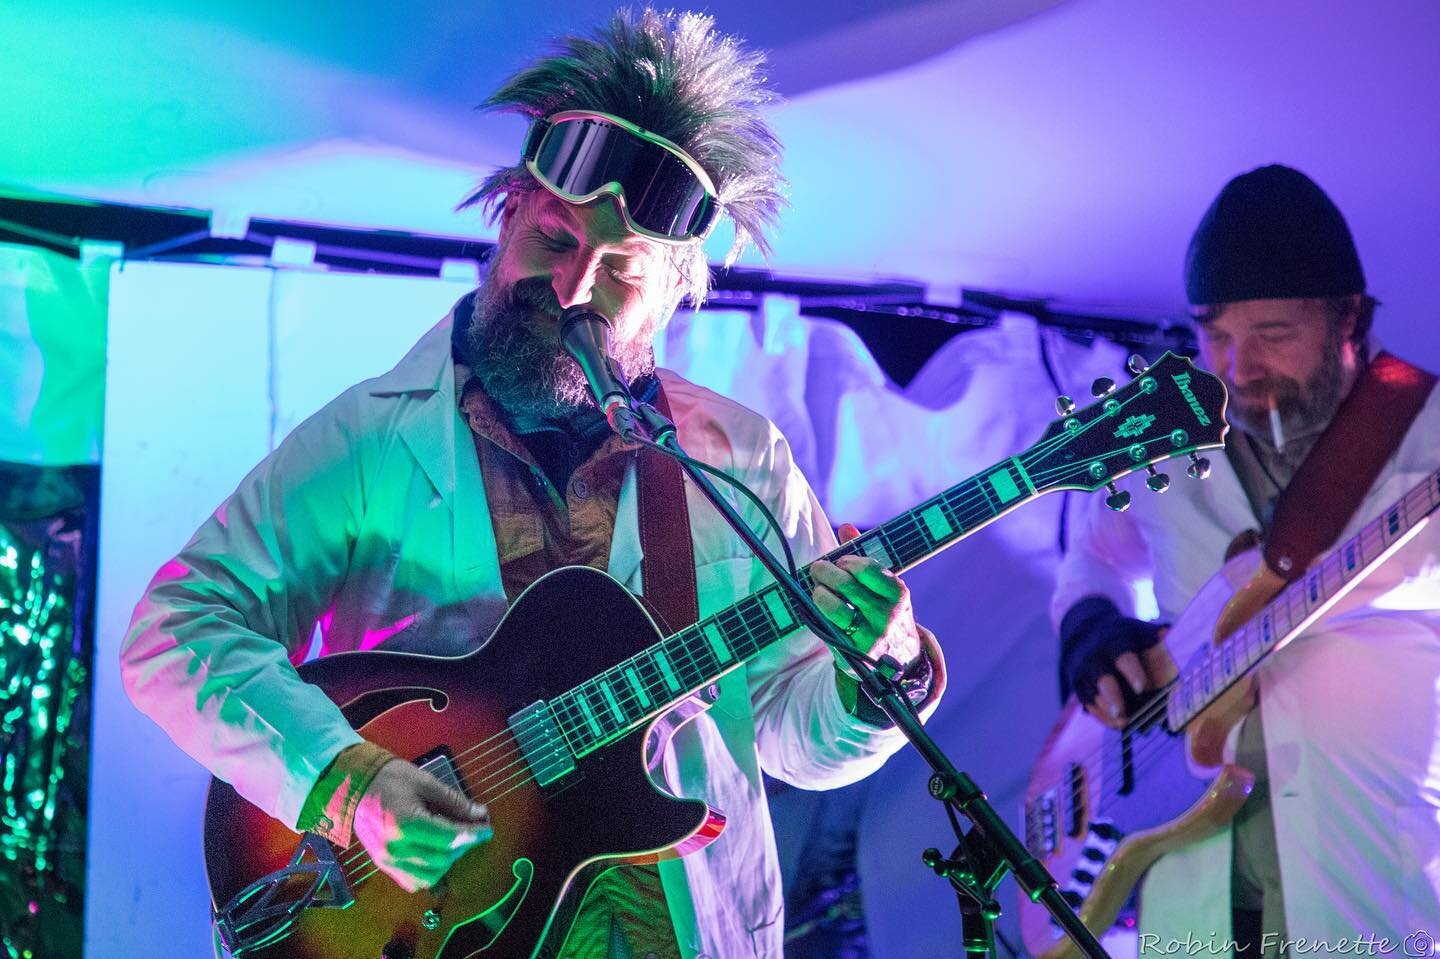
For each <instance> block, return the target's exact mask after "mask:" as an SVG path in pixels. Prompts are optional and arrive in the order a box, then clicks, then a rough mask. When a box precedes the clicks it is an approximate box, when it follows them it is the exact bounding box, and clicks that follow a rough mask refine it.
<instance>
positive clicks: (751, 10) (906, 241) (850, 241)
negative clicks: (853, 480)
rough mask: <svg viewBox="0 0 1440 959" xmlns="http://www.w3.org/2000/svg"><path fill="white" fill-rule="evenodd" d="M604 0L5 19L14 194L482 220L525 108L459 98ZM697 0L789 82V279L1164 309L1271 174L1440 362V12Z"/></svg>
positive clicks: (38, 14) (1, 179) (0, 181)
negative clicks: (1299, 184)
mask: <svg viewBox="0 0 1440 959" xmlns="http://www.w3.org/2000/svg"><path fill="white" fill-rule="evenodd" d="M609 6H610V5H609V4H606V3H599V2H595V0H566V2H559V3H551V4H546V5H545V6H544V7H543V8H540V6H539V5H536V4H523V5H518V4H517V5H511V6H509V7H501V6H499V5H497V4H493V3H490V4H484V3H481V4H466V5H464V6H463V8H462V7H461V6H460V5H457V4H453V3H445V2H442V0H424V2H418V3H411V4H406V5H395V4H389V3H381V2H360V3H351V4H346V5H343V6H341V5H338V4H313V5H309V4H293V3H291V4H284V5H281V4H276V3H259V4H257V3H253V2H252V3H241V2H238V0H236V2H218V3H214V4H208V5H207V6H206V12H204V13H197V12H195V9H196V8H194V7H193V6H192V5H186V4H181V3H179V2H158V3H153V2H152V3H150V4H148V5H146V6H145V10H144V12H143V13H141V12H137V10H136V5H134V4H122V3H118V2H114V0H108V2H107V0H102V2H91V3H87V4H75V3H68V4H63V5H62V4H59V3H38V4H19V5H7V6H6V7H5V9H4V10H3V12H0V81H3V86H4V89H5V91H6V96H5V97H3V98H0V188H4V189H10V190H14V189H43V190H51V191H57V192H62V193H70V194H76V195H84V196H96V197H103V198H109V199H120V200H126V201H132V202H144V203H150V204H174V205H183V206H191V207H199V208H217V207H219V208H225V209H229V210H238V211H241V212H250V213H254V214H257V215H271V216H279V217H290V218H296V219H305V220H311V221H321V222H334V223H345V224H356V225H373V226H377V227H389V228H400V229H409V230H417V231H428V232H437V233H445V234H452V235H486V234H488V233H489V232H490V231H489V229H488V227H486V226H485V225H484V224H482V223H480V222H478V221H477V220H476V219H475V218H474V217H473V216H470V215H465V216H461V215H456V214H454V213H453V212H451V210H452V207H453V205H454V203H455V202H456V200H457V199H458V198H459V197H460V196H461V195H462V194H463V192H464V191H465V190H466V189H467V188H468V187H469V186H470V185H471V184H472V183H473V182H474V181H475V180H476V179H477V178H478V177H479V176H480V175H482V174H483V173H484V172H485V171H486V170H487V169H489V168H490V167H491V166H493V165H495V164H497V163H501V162H508V161H509V160H510V158H511V157H513V155H514V153H515V150H516V147H517V144H518V139H519V136H520V132H521V125H520V123H519V121H517V120H515V119H514V118H508V117H484V116H477V115H476V114H474V113H473V112H472V111H471V109H470V108H471V106H472V105H473V104H474V103H476V102H478V101H479V100H480V99H481V98H482V97H483V95H484V94H485V93H486V92H488V91H489V90H490V89H491V88H493V86H494V84H495V82H496V81H497V80H498V78H499V77H501V76H503V75H504V74H505V73H506V72H508V71H509V70H511V69H513V68H514V67H515V66H517V65H518V64H519V63H520V62H522V61H523V60H524V59H526V58H527V57H528V56H529V55H531V54H533V53H535V52H537V51H538V50H539V49H540V48H541V46H542V42H543V38H544V37H546V36H547V35H553V34H555V33H557V32H561V31H564V30H567V29H570V28H573V27H574V26H575V25H576V24H586V23H593V22H595V21H596V20H598V19H599V18H601V17H602V16H603V15H604V13H605V11H606V10H608V9H609ZM709 8H710V9H711V10H712V12H714V13H715V14H716V16H717V19H718V20H719V22H720V25H721V27H722V28H723V29H726V30H729V31H733V32H737V33H741V34H743V35H747V36H749V37H750V38H751V39H752V41H753V42H754V43H755V44H756V45H758V46H762V47H765V48H768V49H770V50H771V51H772V60H773V63H774V69H773V71H772V72H773V76H774V78H775V82H776V84H777V85H778V86H779V87H780V88H781V90H782V92H784V93H785V94H786V95H787V97H788V101H787V102H786V103H785V104H784V105H782V106H780V107H779V108H778V109H777V110H776V111H775V116H774V119H775V123H776V126H777V128H778V129H779V131H780V133H781V135H782V137H783V138H784V140H785V141H786V143H787V145H788V159H787V172H788V173H789V175H790V177H791V179H792V181H793V184H794V185H793V209H792V210H791V211H790V213H789V214H788V215H787V217H786V220H785V222H784V225H783V228H782V233H781V235H780V237H779V242H778V244H777V254H776V260H775V263H774V265H775V266H776V267H777V268H780V269H783V270H786V271H792V272H825V273H832V274H833V273H842V274H850V275H876V274H883V275H892V276H905V277H914V278H919V279H923V280H926V281H929V282H930V283H932V284H935V285H936V287H937V290H938V291H939V293H940V295H941V296H943V295H944V293H943V291H944V290H946V289H953V288H954V287H957V286H965V285H969V286H982V287H985V286H988V287H1002V288H1006V289H1011V290H1016V291H1022V292H1027V293H1046V294H1055V295H1059V296H1063V297H1066V298H1069V299H1072V300H1074V299H1079V300H1085V301H1088V302H1092V303H1104V304H1115V305H1121V306H1132V307H1145V308H1159V309H1173V308H1178V307H1179V306H1180V283H1179V277H1178V272H1179V263H1180V260H1181V256H1182V254H1183V249H1184V244H1185V242H1186V239H1187V237H1188V235H1189V232H1190V230H1191V229H1192V228H1193V225H1194V223H1195V221H1196V220H1197V219H1198V217H1199V215H1200V213H1201V211H1202V210H1203V209H1204V207H1205V205H1206V204H1207V203H1208V202H1209V200H1210V198H1211V197H1212V196H1213V195H1214V193H1215V192H1216V190H1218V188H1219V187H1220V186H1221V184H1223V183H1224V181H1225V180H1226V179H1227V178H1228V177H1229V176H1231V175H1233V174H1235V173H1237V172H1240V171H1242V170H1245V169H1248V168H1250V167H1253V166H1256V165H1259V164H1261V163H1266V162H1271V161H1281V162H1287V163H1291V164H1293V165H1296V166H1299V167H1300V168H1301V169H1304V170H1306V171H1307V172H1309V173H1311V174H1312V175H1313V176H1315V177H1316V178H1317V179H1318V180H1319V181H1320V182H1321V183H1322V185H1324V186H1325V187H1326V189H1327V190H1328V191H1329V192H1330V193H1331V194H1332V196H1333V197H1334V198H1335V199H1336V201H1337V202H1338V203H1339V205H1340V207H1341V208H1342V210H1344V211H1345V213H1346V214H1347V216H1348V217H1349V219H1350V222H1351V224H1352V227H1353V229H1354V231H1355V233H1356V237H1357V240H1358V242H1359V245H1360V249H1361V255H1362V258H1363V259H1364V261H1365V263H1366V266H1367V270H1368V272H1369V276H1370V280H1371V288H1372V291H1374V292H1375V293H1377V295H1379V296H1380V298H1381V299H1382V301H1383V302H1384V303H1385V304H1386V308H1385V310H1384V311H1383V312H1382V314H1381V320H1380V324H1379V330H1380V332H1381V334H1382V336H1383V337H1384V338H1385V340H1386V341H1387V342H1389V343H1391V344H1396V345H1398V346H1399V347H1400V348H1402V349H1406V350H1408V352H1410V353H1411V354H1412V355H1415V356H1417V357H1419V358H1421V359H1424V360H1428V361H1429V362H1431V363H1432V364H1434V363H1436V362H1437V361H1440V334H1435V333H1431V332H1430V329H1431V328H1432V327H1433V324H1428V323H1426V322H1425V318H1426V317H1427V313H1428V304H1429V302H1430V301H1432V300H1434V299H1435V298H1436V293H1437V292H1440V291H1437V289H1436V285H1437V283H1440V280H1435V279H1434V278H1433V276H1432V274H1433V271H1432V270H1431V269H1430V267H1429V264H1430V261H1431V260H1433V258H1434V257H1435V255H1436V254H1437V253H1440V181H1437V180H1436V178H1435V177H1433V176H1431V175H1429V174H1430V169H1429V168H1430V164H1431V160H1430V158H1431V156H1432V155H1434V153H1435V151H1436V147H1437V146H1440V110H1437V99H1440V98H1437V93H1440V57H1437V56H1436V51H1437V49H1440V5H1437V4H1435V3H1433V2H1431V0H1385V2H1382V3H1378V4H1363V5H1362V4H1353V3H1349V2H1346V0H1271V2H1267V3H1265V4H1256V3H1253V2H1250V0H1167V2H1163V3H1156V2H1153V0H968V2H967V0H936V2H930V3H919V2H910V3H892V4H888V5H884V4H873V3H869V4H867V3H864V2H861V0H832V2H829V3H825V4H775V3H773V2H763V0H717V2H714V3H711V4H710V5H709ZM537 10H539V11H540V12H537Z"/></svg>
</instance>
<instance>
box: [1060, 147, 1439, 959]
mask: <svg viewBox="0 0 1440 959" xmlns="http://www.w3.org/2000/svg"><path fill="white" fill-rule="evenodd" d="M1185 286H1186V293H1187V296H1188V299H1189V302H1190V303H1191V305H1192V308H1193V311H1192V312H1193V318H1194V320H1195V323H1196V325H1197V327H1198V335H1199V343H1200V361H1201V363H1202V365H1204V366H1206V367H1208V368H1209V369H1211V370H1213V371H1214V372H1215V373H1217V374H1218V375H1219V376H1221V377H1222V378H1223V379H1224V381H1225V383H1226V386H1227V387H1228V389H1229V391H1230V406H1229V410H1228V413H1227V416H1228V419H1229V421H1230V423H1231V425H1232V426H1233V427H1234V429H1232V431H1231V433H1230V435H1229V438H1228V440H1227V448H1226V456H1225V457H1223V458H1220V457H1217V458H1216V462H1215V463H1214V470H1213V474H1212V475H1211V476H1210V478H1209V480H1208V481H1207V482H1205V483H1183V484H1175V485H1174V486H1172V487H1171V488H1170V490H1169V491H1168V492H1167V493H1166V494H1165V495H1164V496H1149V497H1137V498H1136V500H1135V502H1134V505H1133V507H1132V508H1131V509H1130V510H1129V511H1128V512H1126V513H1124V514H1120V515H1117V514H1114V513H1111V512H1109V511H1108V510H1106V509H1105V507H1104V504H1103V503H1102V502H1101V501H1100V499H1099V498H1098V497H1097V498H1087V499H1084V500H1081V501H1080V503H1079V504H1078V511H1077V513H1076V514H1074V516H1073V519H1072V527H1071V535H1070V550H1069V552H1068V554H1067V555H1066V557H1065V559H1064V560H1063V562H1062V563H1061V567H1060V573H1059V580H1058V584H1057V587H1056V592H1055V595H1054V598H1053V603H1052V610H1051V611H1052V617H1053V620H1054V622H1055V624H1056V626H1057V628H1058V630H1059V633H1060V637H1061V672H1062V680H1061V682H1062V688H1063V689H1064V690H1065V691H1066V692H1067V693H1068V691H1070V690H1072V689H1073V690H1074V692H1075V693H1076V695H1077V696H1078V697H1079V699H1080V701H1081V702H1082V703H1085V704H1086V706H1087V708H1088V709H1089V710H1090V712H1091V713H1092V714H1093V715H1095V716H1096V717H1097V718H1099V719H1100V720H1101V721H1102V722H1105V723H1107V724H1108V725H1111V726H1113V727H1116V728H1119V727H1120V726H1121V725H1123V721H1124V719H1125V717H1126V716H1127V715H1130V714H1133V712H1134V710H1135V705H1136V703H1137V701H1138V700H1139V698H1140V696H1141V694H1143V693H1144V692H1145V691H1146V690H1148V689H1151V688H1154V687H1155V686H1156V685H1158V683H1157V680H1156V678H1155V677H1153V676H1150V675H1148V674H1147V672H1146V668H1145V666H1144V665H1143V664H1142V654H1143V653H1144V652H1145V651H1146V650H1148V649H1150V647H1152V646H1154V645H1155V644H1156V643H1157V642H1160V641H1161V639H1162V638H1163V637H1164V629H1163V626H1162V625H1161V624H1166V623H1170V622H1173V621H1174V620H1175V619H1176V618H1177V617H1178V616H1179V614H1180V613H1181V611H1182V610H1183V609H1184V608H1185V606H1186V604H1187V603H1188V602H1189V601H1190V600H1191V599H1192V597H1194V596H1195V595H1196V594H1197V593H1198V592H1199V591H1200V590H1201V587H1202V586H1203V585H1204V584H1205V583H1206V582H1207V580H1209V579H1210V578H1211V577H1212V576H1213V575H1214V574H1215V573H1216V572H1217V570H1218V569H1219V568H1220V566H1221V565H1222V563H1223V562H1224V560H1225V559H1226V558H1227V556H1228V555H1230V554H1232V553H1233V552H1237V551H1239V550H1240V549H1242V548H1243V547H1244V546H1245V545H1246V541H1245V538H1244V537H1245V534H1246V533H1247V531H1252V532H1251V533H1250V537H1251V543H1253V542H1254V539H1253V537H1254V533H1256V532H1258V534H1259V537H1260V541H1261V542H1264V543H1265V544H1266V546H1265V552H1264V554H1263V555H1264V561H1265V562H1266V564H1267V565H1268V566H1270V567H1271V568H1272V569H1274V570H1275V572H1276V573H1277V574H1278V575H1279V576H1280V578H1281V579H1282V580H1283V579H1289V578H1293V577H1295V576H1298V575H1299V573H1300V572H1301V571H1302V570H1303V569H1304V567H1305V564H1306V563H1309V561H1310V558H1309V557H1306V558H1305V560H1304V562H1302V563H1301V564H1300V566H1299V568H1294V569H1292V568H1291V566H1292V565H1293V564H1292V563H1291V562H1290V560H1289V559H1288V557H1287V556H1280V557H1279V559H1278V560H1277V559H1276V556H1275V555H1273V554H1275V553H1276V552H1277V550H1278V547H1277V543H1279V542H1282V541H1286V538H1287V537H1291V536H1294V535H1296V534H1297V531H1298V533H1299V534H1313V535H1315V536H1316V538H1320V537H1321V536H1323V537H1324V538H1325V540H1326V541H1325V542H1324V543H1323V544H1318V545H1317V547H1316V549H1317V551H1318V552H1319V555H1321V556H1323V555H1324V554H1325V552H1328V551H1329V550H1330V549H1331V548H1332V547H1333V546H1334V545H1335V544H1336V543H1338V542H1340V541H1343V540H1345V539H1348V538H1349V537H1351V536H1353V535H1355V534H1356V533H1357V532H1358V531H1359V530H1360V529H1361V528H1362V527H1364V526H1365V525H1366V524H1367V523H1370V522H1371V521H1372V520H1374V519H1376V518H1377V517H1379V516H1380V515H1381V514H1382V512H1383V511H1384V510H1385V509H1386V508H1387V507H1388V506H1389V505H1390V504H1392V503H1393V502H1395V501H1396V500H1398V499H1399V498H1400V497H1401V496H1403V495H1404V494H1405V493H1407V492H1409V491H1410V490H1411V489H1412V488H1414V487H1415V486H1417V484H1419V483H1421V482H1422V481H1424V480H1425V479H1426V476H1427V474H1432V473H1433V471H1434V470H1436V469H1437V468H1440V395H1437V394H1440V391H1436V390H1434V389H1433V385H1434V379H1433V377H1430V376H1429V374H1426V373H1424V371H1421V370H1418V369H1416V368H1415V367H1413V366H1410V365H1409V364H1407V363H1404V362H1403V361H1401V360H1399V359H1397V358H1395V357H1392V356H1389V355H1388V354H1385V353H1383V352H1381V351H1380V350H1379V349H1378V347H1377V345H1376V344H1375V341H1374V339H1373V338H1372V337H1371V335H1370V324H1371V319H1372V316H1373V314H1374V309H1375V305H1376V303H1375V300H1374V299H1373V298H1372V297H1371V296H1369V295H1368V293H1367V292H1366V286H1365V275H1364V272H1363V270H1362V268H1361V265H1360V258H1359V256H1358V254H1357V252H1356V249H1355V244H1354V241H1353V239H1352V238H1351V235H1350V231H1349V228H1348V227H1347V226H1346V224H1345V220H1344V218H1343V217H1342V216H1341V214H1340V211H1339V210H1338V209H1337V208H1336V207H1335V205H1334V203H1332V202H1331V200H1330V198H1329V197H1328V196H1326V194H1325V193H1324V191H1322V190H1321V189H1320V187H1319V186H1318V185H1316V184H1315V183H1314V182H1313V181H1312V180H1310V179H1309V178H1308V177H1306V176H1305V175H1304V174H1303V173H1300V172H1299V171H1297V170H1293V169H1290V168H1288V167H1284V166H1267V167H1263V168H1260V169H1257V170H1253V171H1251V172H1249V173H1246V174H1243V175H1241V176H1238V177H1236V178H1235V179H1233V180H1231V181H1230V182H1229V183H1228V184H1227V185H1226V186H1225V188H1224V189H1223V190H1222V191H1221V192H1220V195H1219V196H1218V197H1217V198H1216V199H1215V201H1214V203H1212V204H1211V206H1210V208H1209V209H1208V210H1207V211H1206V212H1205V215H1204V217H1203V218H1202V219H1201V221H1200V225H1199V227H1198V228H1197V229H1196V231H1195V235H1194V237H1193V239H1192V240H1191V243H1190V248H1189V252H1188V255H1187V257H1186V261H1185ZM1377 397H1378V398H1379V399H1378V400H1377V399H1376V398H1377ZM1407 404H1408V405H1407ZM1362 447H1363V448H1365V449H1367V450H1369V451H1370V452H1369V453H1368V454H1367V453H1362V451H1361V450H1362ZM1317 449H1318V451H1319V453H1318V455H1317V456H1316V457H1315V458H1314V459H1313V460H1312V459H1311V453H1312V451H1315V450H1317ZM1366 455H1368V456H1370V457H1371V458H1372V459H1373V469H1371V470H1370V472H1369V473H1367V472H1366V471H1365V469H1364V467H1363V464H1362V463H1361V462H1360V461H1361V460H1363V459H1364V457H1365V456H1366ZM1371 475H1373V479H1369V478H1368V477H1369V476H1371ZM1430 479H1431V482H1432V486H1433V482H1434V477H1433V475H1431V477H1430ZM1292 481H1294V483H1295V488H1294V489H1293V490H1290V491H1289V492H1288V493H1287V494H1286V496H1285V497H1284V498H1283V499H1282V493H1286V491H1287V489H1289V488H1290V487H1291V484H1292ZM1346 483H1350V485H1352V486H1354V495H1353V497H1352V498H1351V500H1350V502H1351V503H1352V504H1355V503H1358V505H1354V507H1353V513H1352V512H1349V511H1348V510H1345V509H1342V508H1339V507H1329V508H1327V507H1324V506H1316V505H1313V503H1312V501H1314V502H1316V503H1322V504H1323V503H1334V502H1336V497H1334V496H1329V495H1321V496H1318V497H1317V496H1316V495H1315V494H1316V492H1317V491H1321V492H1325V493H1327V494H1328V492H1329V491H1333V490H1335V489H1338V488H1340V487H1342V486H1344V485H1345V484H1346ZM1277 516H1278V517H1279V519H1278V520H1277ZM1327 523H1328V524H1330V526H1328V527H1327V526H1326V525H1325V524H1327ZM1315 530H1327V532H1326V533H1324V534H1316V533H1315V532H1314V531H1315ZM1334 534H1338V535H1334ZM1312 555H1313V553H1312ZM1275 567H1279V568H1278V569H1276V568H1275ZM1142 580H1150V581H1152V582H1153V584H1154V589H1155V596H1156V600H1157V602H1158V605H1159V610H1160V617H1159V621H1158V623H1147V622H1143V621H1140V620H1138V619H1136V618H1134V617H1135V599H1134V587H1135V585H1136V584H1137V583H1138V582H1140V581H1142ZM1176 640H1177V637H1171V639H1170V640H1169V641H1168V645H1169V646H1170V648H1171V650H1172V651H1175V650H1176ZM1201 642H1208V637H1205V638H1204V639H1202V640H1201ZM1179 658H1180V665H1182V666H1183V665H1184V657H1183V656H1180V657H1179ZM1254 675H1255V678H1256V688H1257V690H1258V706H1257V707H1255V708H1254V709H1252V710H1251V711H1250V712H1249V713H1248V715H1247V716H1246V718H1245V720H1244V721H1243V722H1242V723H1241V724H1239V725H1238V726H1236V727H1235V728H1234V729H1232V730H1231V732H1230V737H1229V740H1228V742H1227V748H1226V759H1227V761H1229V762H1234V763H1236V764H1237V765H1239V766H1241V767H1244V768H1246V769H1249V770H1251V771H1253V772H1254V773H1255V774H1256V784H1255V787H1254V789H1253V791H1252V792H1251V794H1250V797H1249V799H1248V800H1247V801H1246V803H1245V805H1244V807H1243V808H1242V809H1241V810H1240V812H1239V814H1238V815H1237V816H1236V818H1235V820H1234V821H1233V822H1232V823H1231V824H1230V826H1228V827H1227V828H1225V829H1224V830H1223V831H1221V832H1220V833H1219V834H1218V835H1215V836H1213V837H1211V838H1209V839H1206V840H1203V841H1201V842H1199V843H1195V844H1193V845H1191V846H1189V847H1187V848H1184V849H1182V850H1179V851H1177V852H1174V853H1171V854H1169V855H1167V856H1165V857H1164V858H1162V859H1161V860H1160V861H1159V862H1157V863H1156V865H1155V866H1154V867H1153V868H1152V869H1151V870H1150V873H1149V874H1148V876H1147V877H1146V880H1145V882H1144V885H1143V886H1142V891H1141V900H1140V903H1141V909H1140V926H1141V931H1142V934H1143V935H1145V936H1146V937H1147V938H1146V939H1142V946H1143V945H1144V944H1145V943H1155V944H1157V945H1156V946H1155V948H1157V949H1163V948H1165V946H1166V944H1168V943H1170V942H1172V941H1174V940H1179V941H1180V942H1181V943H1182V944H1183V943H1184V942H1185V941H1201V942H1207V943H1212V944H1216V947H1215V949H1214V950H1207V951H1206V953H1205V954H1206V955H1220V954H1224V953H1225V952H1227V951H1228V952H1229V953H1231V954H1234V953H1236V952H1239V953H1241V954H1243V955H1246V956H1256V955H1261V954H1264V955H1267V956H1269V955H1279V954H1280V953H1281V951H1282V947H1283V946H1284V945H1285V944H1286V942H1287V941H1288V942H1289V943H1290V951H1292V952H1293V951H1295V950H1296V949H1298V948H1300V947H1297V946H1296V945H1295V944H1294V943H1295V940H1298V939H1300V938H1301V937H1304V939H1305V940H1307V942H1308V943H1310V944H1312V945H1311V947H1309V948H1308V949H1307V950H1306V951H1307V952H1309V953H1310V954H1314V955H1339V954H1355V952H1354V949H1353V948H1352V947H1353V944H1354V942H1355V940H1356V937H1363V936H1366V935H1373V936H1376V937H1387V936H1388V937H1389V938H1390V942H1391V946H1392V948H1393V949H1394V951H1396V952H1397V953H1398V952H1399V951H1400V946H1401V944H1402V942H1404V941H1405V940H1406V937H1408V936H1411V935H1412V934H1415V933H1417V932H1419V933H1424V934H1428V935H1437V934H1440V526H1435V525H1431V526H1429V527H1426V528H1425V529H1423V530H1422V531H1421V532H1420V533H1419V534H1418V535H1417V536H1416V537H1415V538H1414V539H1412V540H1411V541H1410V542H1409V543H1408V544H1407V545H1405V546H1404V547H1403V548H1401V549H1400V551H1399V552H1397V553H1396V554H1395V555H1393V556H1392V557H1390V558H1389V559H1388V560H1387V561H1385V562H1384V563H1383V565H1381V566H1380V567H1379V568H1377V569H1376V570H1375V571H1374V572H1373V573H1372V574H1371V575H1370V577H1369V578H1368V579H1366V580H1365V581H1363V582H1362V583H1361V584H1360V585H1359V586H1358V587H1357V588H1356V589H1355V591H1354V592H1352V593H1350V594H1349V596H1347V597H1346V598H1345V599H1344V600H1342V601H1341V603H1340V604H1339V605H1337V606H1336V607H1335V608H1334V609H1332V610H1331V611H1330V612H1329V613H1327V614H1326V615H1325V616H1324V617H1322V618H1321V619H1320V620H1319V621H1318V622H1317V623H1316V624H1314V625H1313V626H1311V627H1310V628H1309V629H1308V630H1306V631H1305V632H1304V633H1303V634H1301V635H1300V636H1299V637H1298V638H1296V639H1295V640H1294V641H1293V642H1291V643H1290V644H1289V645H1287V646H1284V647H1283V648H1281V649H1280V650H1279V651H1278V652H1275V653H1274V654H1273V655H1270V656H1269V657H1267V658H1266V659H1265V660H1263V661H1262V662H1261V664H1260V666H1259V667H1258V668H1257V670H1256V672H1255V674H1254ZM1150 936H1156V937H1159V938H1156V939H1151V938H1148V937H1150ZM1187 937H1188V940H1187ZM1232 940H1234V941H1233V942H1232ZM1342 940H1348V943H1349V945H1347V944H1345V943H1342ZM1237 943H1238V945H1237ZM1315 943H1320V945H1319V946H1318V947H1316V946H1314V945H1313V944H1315ZM1412 954H1419V953H1412ZM1424 954H1429V953H1424Z"/></svg>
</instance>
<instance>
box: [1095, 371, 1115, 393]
mask: <svg viewBox="0 0 1440 959" xmlns="http://www.w3.org/2000/svg"><path fill="white" fill-rule="evenodd" d="M1114 392H1115V381H1114V380H1112V379H1111V378H1110V377H1108V376H1102V377H1100V378H1099V379H1098V380H1096V381H1095V382H1094V383H1091V384H1090V395H1091V396H1106V395H1108V394H1110V393H1114Z"/></svg>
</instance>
